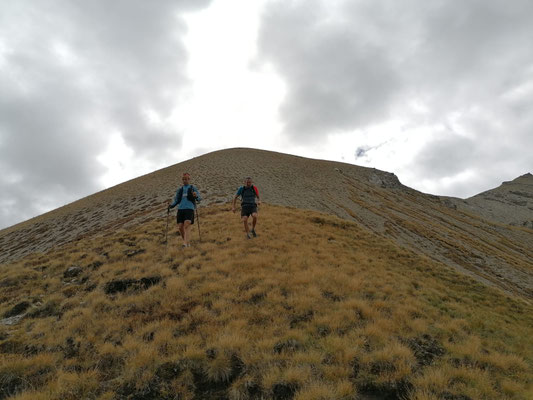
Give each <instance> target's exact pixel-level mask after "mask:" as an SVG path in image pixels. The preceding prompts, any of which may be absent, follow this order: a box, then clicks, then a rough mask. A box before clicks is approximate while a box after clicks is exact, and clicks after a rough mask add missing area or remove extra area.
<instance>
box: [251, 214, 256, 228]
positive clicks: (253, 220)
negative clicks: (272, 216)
mask: <svg viewBox="0 0 533 400" xmlns="http://www.w3.org/2000/svg"><path fill="white" fill-rule="evenodd" d="M256 223H257V213H253V214H252V230H253V231H255V224H256Z"/></svg>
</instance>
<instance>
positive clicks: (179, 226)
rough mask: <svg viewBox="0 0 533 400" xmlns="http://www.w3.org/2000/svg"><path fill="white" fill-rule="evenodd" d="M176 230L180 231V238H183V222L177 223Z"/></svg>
mask: <svg viewBox="0 0 533 400" xmlns="http://www.w3.org/2000/svg"><path fill="white" fill-rule="evenodd" d="M178 230H179V231H180V235H181V238H182V239H183V238H184V236H185V230H184V229H183V223H181V222H180V223H179V224H178Z"/></svg>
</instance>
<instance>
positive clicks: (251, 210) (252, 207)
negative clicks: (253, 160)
mask: <svg viewBox="0 0 533 400" xmlns="http://www.w3.org/2000/svg"><path fill="white" fill-rule="evenodd" d="M244 182H245V183H244V186H241V187H240V188H239V189H237V193H235V197H233V207H232V211H233V212H235V203H236V201H237V197H239V196H241V221H242V222H243V224H244V231H245V232H246V237H247V238H248V239H250V238H251V236H250V233H251V234H252V235H253V237H256V236H257V234H256V233H255V225H256V224H257V206H258V205H261V198H260V197H259V190H257V186H254V185H252V178H250V177H248V178H246V180H245V181H244ZM256 198H257V202H256ZM250 216H252V230H251V232H250V227H249V226H248V218H249V217H250Z"/></svg>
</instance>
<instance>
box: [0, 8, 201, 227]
mask: <svg viewBox="0 0 533 400" xmlns="http://www.w3.org/2000/svg"><path fill="white" fill-rule="evenodd" d="M208 3H209V1H208V0H206V1H198V0H188V1H173V0H168V1H164V0H158V1H157V6H154V3H152V2H146V1H143V0H137V1H130V0H113V1H104V0H91V1H82V0H76V1H72V0H49V1H46V0H43V1H33V0H17V1H7V2H6V1H4V2H2V3H1V5H0V168H1V170H2V174H1V177H0V185H1V191H0V207H1V214H0V228H1V227H4V226H7V225H10V224H12V223H15V222H18V221H20V220H22V219H24V218H28V217H30V216H34V215H37V214H39V213H41V212H43V211H45V210H48V209H50V208H53V207H57V206H60V205H62V204H65V203H67V202H70V201H72V200H75V199H77V198H80V197H83V196H85V195H88V194H91V193H93V192H95V191H97V190H101V189H102V185H101V183H100V182H99V179H100V178H101V176H102V174H103V173H104V172H105V169H104V167H103V165H102V164H101V163H99V162H98V160H97V156H98V155H99V154H101V153H102V152H104V150H105V148H106V145H107V143H108V140H109V138H110V137H111V136H112V135H113V134H115V135H118V134H120V135H121V136H122V138H123V140H124V142H125V143H126V144H127V145H128V147H129V148H130V149H131V150H133V151H134V156H135V157H138V158H139V159H140V160H141V159H158V160H162V159H163V160H164V159H165V153H166V152H168V150H169V149H175V148H176V147H179V146H180V144H181V136H180V133H179V132H176V131H175V130H171V129H168V127H165V125H164V123H161V122H160V121H161V120H164V118H166V117H167V116H168V115H169V113H171V111H172V108H173V107H174V104H175V99H176V97H177V96H178V95H179V93H180V89H182V88H183V87H185V85H186V84H187V79H186V76H185V73H184V70H185V67H186V63H187V54H186V51H185V48H184V45H183V44H182V42H181V37H182V36H183V34H184V32H185V26H184V23H183V21H182V19H181V17H180V14H181V13H182V12H184V11H190V10H194V9H200V8H202V7H205V6H207V5H208Z"/></svg>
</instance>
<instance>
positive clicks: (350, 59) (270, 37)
mask: <svg viewBox="0 0 533 400" xmlns="http://www.w3.org/2000/svg"><path fill="white" fill-rule="evenodd" d="M285 4H286V3H283V4H280V3H274V4H273V5H271V6H269V7H267V10H266V12H265V15H264V17H263V22H262V27H261V30H260V35H259V37H260V39H259V48H260V50H261V55H260V58H261V59H262V60H264V61H265V62H272V63H273V64H274V66H275V67H276V68H277V70H278V72H279V73H280V74H281V75H282V76H283V77H284V78H285V81H286V83H287V85H288V92H287V97H286V99H285V100H284V102H283V104H282V106H281V109H280V114H281V117H282V119H283V121H284V122H285V125H286V126H285V131H286V133H288V134H289V136H290V137H292V138H293V139H295V140H299V139H301V138H302V137H305V138H306V139H311V140H319V139H320V137H321V136H322V135H324V134H325V133H330V132H332V131H333V132H334V131H344V130H349V129H351V128H353V127H354V126H360V125H366V124H369V123H372V122H376V121H379V120H380V119H383V118H386V117H387V116H388V111H389V106H390V104H391V103H392V102H393V100H394V97H395V94H396V93H398V91H399V86H400V82H399V80H398V77H397V74H396V73H395V72H394V60H391V59H389V55H388V54H387V52H386V51H384V49H383V48H382V47H381V46H379V45H376V44H375V43H373V42H371V41H368V40H364V38H362V37H361V36H360V35H358V33H357V21H342V20H340V21H331V22H330V21H328V17H330V15H328V14H327V6H326V5H324V4H322V3H320V2H318V1H314V2H312V4H308V3H306V4H305V5H304V4H303V3H299V2H293V3H291V4H292V6H290V7H286V6H285Z"/></svg>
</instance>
